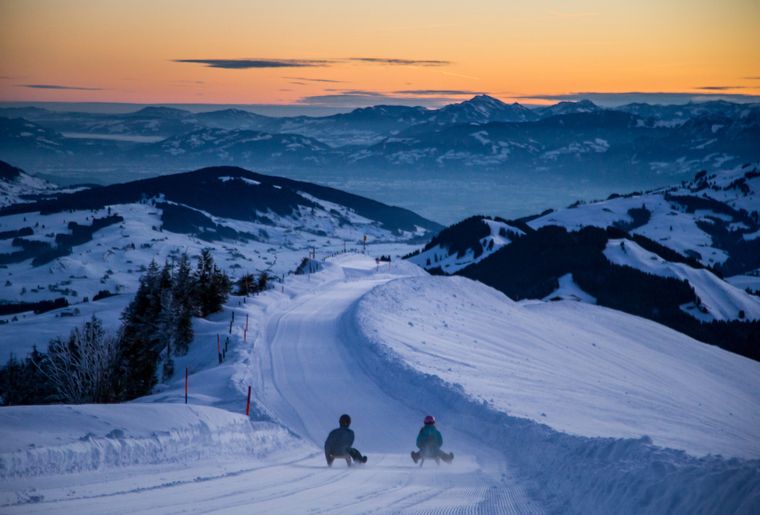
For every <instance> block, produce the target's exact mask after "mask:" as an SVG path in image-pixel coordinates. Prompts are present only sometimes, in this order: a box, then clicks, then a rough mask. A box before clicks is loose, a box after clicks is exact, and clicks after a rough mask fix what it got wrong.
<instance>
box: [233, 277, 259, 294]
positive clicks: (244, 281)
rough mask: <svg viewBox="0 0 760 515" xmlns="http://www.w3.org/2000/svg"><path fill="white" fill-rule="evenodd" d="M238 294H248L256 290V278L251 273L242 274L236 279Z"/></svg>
mask: <svg viewBox="0 0 760 515" xmlns="http://www.w3.org/2000/svg"><path fill="white" fill-rule="evenodd" d="M237 287H238V291H237V294H238V295H245V296H248V295H250V294H251V293H255V292H256V279H255V277H254V276H253V274H244V275H243V276H242V277H241V278H240V279H238V281H237Z"/></svg>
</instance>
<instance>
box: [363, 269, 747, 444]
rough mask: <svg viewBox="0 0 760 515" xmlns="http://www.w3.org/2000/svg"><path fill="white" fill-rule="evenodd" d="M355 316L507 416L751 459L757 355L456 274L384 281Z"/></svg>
mask: <svg viewBox="0 0 760 515" xmlns="http://www.w3.org/2000/svg"><path fill="white" fill-rule="evenodd" d="M357 318H358V321H359V325H360V326H361V327H362V329H363V331H364V332H365V334H366V335H367V337H368V338H370V339H371V340H372V341H375V342H378V344H380V345H383V346H385V347H387V348H388V349H390V350H392V351H393V353H395V354H397V355H398V356H400V357H401V359H402V360H403V362H405V363H408V364H409V366H411V367H413V368H414V369H416V370H419V371H420V372H422V373H425V374H431V375H435V376H438V377H440V378H442V379H443V380H444V381H446V382H449V383H451V384H453V385H456V384H458V385H461V387H462V388H463V389H464V391H465V392H466V393H467V395H469V396H471V397H473V398H474V399H475V400H477V401H482V402H485V403H487V404H488V405H490V406H492V407H493V408H495V409H497V410H499V411H503V412H505V413H509V414H510V415H514V416H517V417H524V418H528V419H532V420H535V421H538V422H541V423H543V424H547V425H549V426H550V427H552V428H554V429H557V430H560V431H563V432H568V433H572V434H576V435H584V436H607V437H625V438H639V437H642V436H645V435H646V436H649V437H650V438H651V439H652V440H653V442H654V443H655V444H656V445H660V446H663V447H671V448H675V449H683V450H685V451H687V452H689V453H691V454H694V455H705V454H723V455H726V456H738V457H753V458H757V457H760V396H758V395H757V392H759V391H760V363H757V362H755V361H752V360H749V359H746V358H743V357H741V356H738V355H736V354H732V353H730V352H727V351H724V350H722V349H719V348H717V347H714V346H711V345H706V344H703V343H700V342H697V341H695V340H693V339H691V338H689V337H687V336H684V335H682V334H680V333H678V332H676V331H673V330H671V329H669V328H667V327H664V326H662V325H659V324H656V323H654V322H651V321H649V320H645V319H642V318H638V317H634V316H631V315H627V314H624V313H621V312H618V311H614V310H611V309H607V308H603V307H599V306H593V305H589V304H585V303H580V302H572V301H561V302H529V303H524V304H521V303H515V302H513V301H512V300H510V299H509V298H508V297H506V296H504V295H503V294H502V293H500V292H498V291H496V290H494V289H492V288H489V287H487V286H485V285H482V284H480V283H477V282H474V281H471V280H469V279H465V278H462V277H419V278H413V279H406V280H398V281H394V282H391V283H389V284H387V285H385V286H383V287H381V288H377V289H375V290H374V291H373V292H372V293H370V294H369V295H368V296H366V297H365V298H364V299H363V300H362V302H361V304H360V307H359V311H358V314H357Z"/></svg>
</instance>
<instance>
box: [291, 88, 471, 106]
mask: <svg viewBox="0 0 760 515" xmlns="http://www.w3.org/2000/svg"><path fill="white" fill-rule="evenodd" d="M456 101H457V100H456V99H452V98H442V97H440V98H439V97H396V96H391V95H387V94H385V93H378V92H374V91H360V90H357V91H350V92H346V93H335V94H327V95H312V96H307V97H303V98H301V99H299V100H298V104H301V105H312V106H323V107H336V108H337V107H348V108H356V107H370V106H376V105H403V106H414V107H416V106H423V107H440V106H442V105H445V104H448V103H451V102H456Z"/></svg>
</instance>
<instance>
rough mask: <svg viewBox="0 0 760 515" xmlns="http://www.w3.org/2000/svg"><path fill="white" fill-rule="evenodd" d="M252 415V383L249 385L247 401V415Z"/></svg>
mask: <svg viewBox="0 0 760 515" xmlns="http://www.w3.org/2000/svg"><path fill="white" fill-rule="evenodd" d="M250 415H251V385H248V400H247V401H246V402H245V416H246V417H248V416H250Z"/></svg>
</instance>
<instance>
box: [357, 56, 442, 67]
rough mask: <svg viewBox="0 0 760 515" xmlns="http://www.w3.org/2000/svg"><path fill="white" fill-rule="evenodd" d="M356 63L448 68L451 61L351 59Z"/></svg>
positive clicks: (385, 58) (382, 58)
mask: <svg viewBox="0 0 760 515" xmlns="http://www.w3.org/2000/svg"><path fill="white" fill-rule="evenodd" d="M348 61H351V62H355V63H370V64H387V65H391V66H448V65H450V64H451V61H443V60H438V59H398V58H394V57H349V58H348Z"/></svg>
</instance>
